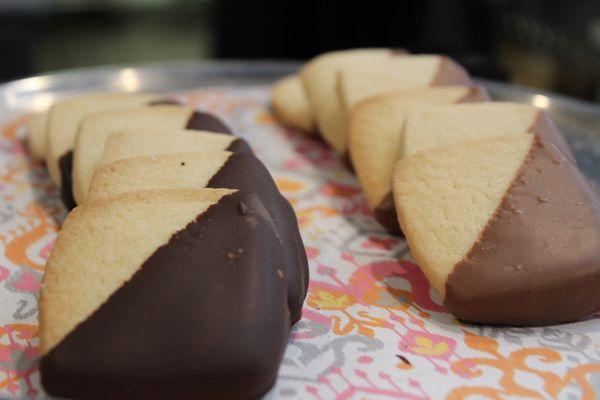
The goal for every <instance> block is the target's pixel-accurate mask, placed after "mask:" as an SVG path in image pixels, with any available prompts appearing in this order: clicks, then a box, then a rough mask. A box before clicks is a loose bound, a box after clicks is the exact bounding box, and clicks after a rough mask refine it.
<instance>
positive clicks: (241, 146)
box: [225, 138, 252, 153]
mask: <svg viewBox="0 0 600 400" xmlns="http://www.w3.org/2000/svg"><path fill="white" fill-rule="evenodd" d="M225 150H227V151H231V152H232V153H252V149H251V148H250V146H249V145H248V142H246V141H245V140H244V139H242V138H237V139H235V140H234V141H232V142H231V143H230V144H229V146H228V147H227V148H226V149H225Z"/></svg>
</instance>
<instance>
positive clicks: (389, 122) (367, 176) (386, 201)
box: [349, 86, 489, 233]
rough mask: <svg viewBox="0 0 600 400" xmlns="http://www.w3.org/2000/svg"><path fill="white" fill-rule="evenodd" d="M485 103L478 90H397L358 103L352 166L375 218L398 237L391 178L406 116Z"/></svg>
mask: <svg viewBox="0 0 600 400" xmlns="http://www.w3.org/2000/svg"><path fill="white" fill-rule="evenodd" d="M486 100H489V98H488V95H487V93H486V91H485V90H484V89H483V88H479V87H468V86H445V87H435V88H427V89H416V90H400V91H395V92H390V93H387V94H382V95H377V96H374V97H371V98H369V99H366V100H364V101H362V102H360V103H359V104H358V105H357V106H356V107H354V109H353V111H352V113H351V114H350V128H349V150H350V156H351V158H352V164H353V166H354V169H355V171H356V175H357V176H358V179H359V181H360V184H361V187H362V189H363V192H364V194H365V197H366V198H367V203H368V204H369V207H370V208H371V210H373V211H374V212H375V218H376V219H377V221H379V222H380V223H381V224H382V225H383V226H384V227H385V228H386V229H387V230H388V231H390V232H392V233H399V232H400V227H399V226H398V218H397V217H396V209H395V206H394V200H393V198H392V175H393V172H394V165H395V164H396V161H398V157H399V156H400V151H399V149H400V145H401V142H402V141H401V139H402V132H403V126H404V120H405V118H406V114H407V113H408V111H410V110H411V109H414V108H416V107H426V106H430V105H435V104H450V103H461V102H477V101H486Z"/></svg>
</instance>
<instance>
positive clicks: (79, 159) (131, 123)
mask: <svg viewBox="0 0 600 400" xmlns="http://www.w3.org/2000/svg"><path fill="white" fill-rule="evenodd" d="M203 127H204V128H203ZM135 129H147V130H163V133H168V132H165V131H170V130H181V129H195V130H207V131H214V132H218V133H231V132H230V130H229V128H228V127H227V126H225V124H224V123H223V122H222V121H220V120H219V119H218V118H217V117H216V116H214V115H211V114H207V113H203V112H198V111H196V110H194V109H193V108H190V107H183V106H178V105H155V106H152V107H132V108H128V109H124V110H118V111H117V110H114V111H105V112H100V113H95V114H92V115H88V116H87V117H85V118H84V119H83V120H82V122H81V126H80V127H79V130H78V132H77V138H76V141H75V146H74V151H73V170H72V178H73V188H72V192H73V196H74V199H75V202H76V203H77V204H82V203H83V202H84V201H85V199H86V196H87V192H88V189H89V184H90V182H91V179H92V176H93V173H94V170H95V168H96V166H97V165H98V163H99V162H100V159H101V158H102V154H103V153H104V146H105V143H106V141H107V139H108V137H109V136H110V135H111V134H113V133H115V132H121V131H124V130H135ZM190 150H192V149H190Z"/></svg>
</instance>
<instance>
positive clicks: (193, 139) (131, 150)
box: [99, 129, 252, 165]
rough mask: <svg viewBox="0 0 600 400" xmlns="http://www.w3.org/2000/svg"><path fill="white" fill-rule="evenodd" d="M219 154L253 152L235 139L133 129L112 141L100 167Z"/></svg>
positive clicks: (181, 132) (216, 134)
mask: <svg viewBox="0 0 600 400" xmlns="http://www.w3.org/2000/svg"><path fill="white" fill-rule="evenodd" d="M215 150H225V151H230V152H234V153H242V152H248V153H251V152H252V150H251V149H250V146H249V145H248V143H247V142H246V141H245V140H244V139H242V138H238V137H235V136H231V135H222V134H218V133H211V132H205V131H191V130H187V129H185V130H184V129H173V130H162V129H133V130H127V131H124V132H119V133H113V134H112V135H110V136H109V137H108V140H107V141H106V144H105V146H104V153H102V157H101V159H100V163H99V165H102V164H107V163H111V162H113V161H118V160H123V159H126V158H130V157H136V156H149V155H157V154H167V153H184V152H191V151H215Z"/></svg>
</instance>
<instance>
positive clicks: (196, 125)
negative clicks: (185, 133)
mask: <svg viewBox="0 0 600 400" xmlns="http://www.w3.org/2000/svg"><path fill="white" fill-rule="evenodd" d="M185 129H194V130H197V131H209V132H216V133H224V134H227V135H233V132H232V131H231V129H229V127H228V126H227V125H226V124H225V123H224V122H223V121H221V119H219V118H218V117H217V116H215V115H213V114H210V113H206V112H202V111H194V112H193V113H192V115H191V116H190V119H189V120H188V122H187V125H186V126H185Z"/></svg>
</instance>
